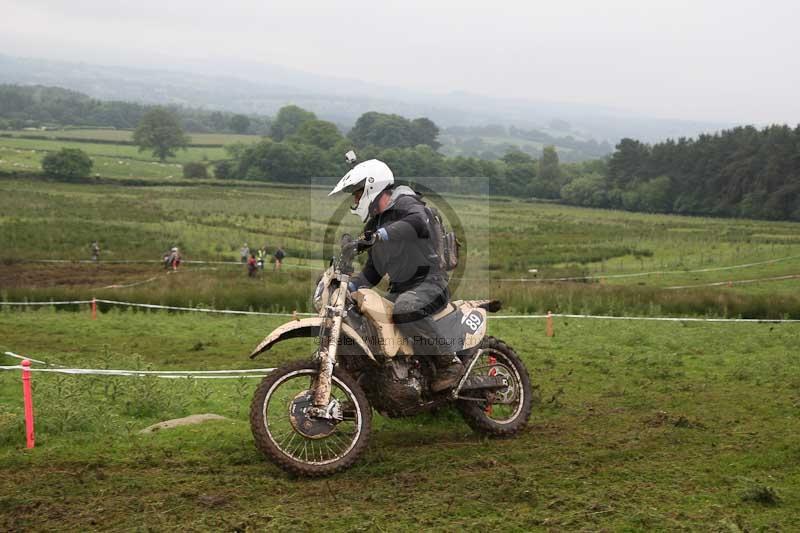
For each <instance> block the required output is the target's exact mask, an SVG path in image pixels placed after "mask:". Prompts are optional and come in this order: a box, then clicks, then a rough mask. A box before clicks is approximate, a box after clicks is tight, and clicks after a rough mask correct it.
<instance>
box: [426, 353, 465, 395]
mask: <svg viewBox="0 0 800 533" xmlns="http://www.w3.org/2000/svg"><path fill="white" fill-rule="evenodd" d="M435 361H436V379H435V380H434V381H433V383H431V390H432V391H433V392H442V391H444V390H447V389H451V388H453V387H455V386H456V385H457V384H458V380H460V379H461V376H463V375H464V370H466V368H465V367H464V365H463V364H462V363H461V361H460V360H459V359H458V357H455V356H454V355H452V354H451V355H441V356H438V357H436V359H435Z"/></svg>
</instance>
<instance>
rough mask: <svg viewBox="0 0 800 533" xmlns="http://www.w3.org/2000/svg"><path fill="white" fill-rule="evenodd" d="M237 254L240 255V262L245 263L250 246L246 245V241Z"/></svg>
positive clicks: (248, 255)
mask: <svg viewBox="0 0 800 533" xmlns="http://www.w3.org/2000/svg"><path fill="white" fill-rule="evenodd" d="M239 254H240V255H241V257H242V263H247V258H248V257H250V248H249V247H248V246H247V243H244V244H243V245H242V249H241V250H239Z"/></svg>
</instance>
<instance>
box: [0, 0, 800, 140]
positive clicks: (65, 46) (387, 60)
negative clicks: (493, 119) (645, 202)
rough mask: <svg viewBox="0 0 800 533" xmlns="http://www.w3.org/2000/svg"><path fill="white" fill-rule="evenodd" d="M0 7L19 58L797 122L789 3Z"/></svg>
mask: <svg viewBox="0 0 800 533" xmlns="http://www.w3.org/2000/svg"><path fill="white" fill-rule="evenodd" d="M0 6H2V7H4V8H5V9H4V10H3V11H4V13H6V17H4V19H3V20H2V21H0V49H2V50H3V53H5V54H9V55H14V56H20V57H36V58H45V59H53V60H62V61H63V60H67V61H77V62H84V63H87V64H91V65H95V64H99V65H119V66H123V67H137V68H142V67H147V68H155V69H170V70H177V71H180V70H190V71H192V72H197V71H198V70H199V71H202V70H203V69H213V70H214V74H216V75H220V76H231V77H244V76H242V72H243V71H253V70H258V69H259V68H260V67H259V65H270V66H277V67H283V68H287V69H291V70H294V71H299V72H305V73H309V74H312V75H317V76H324V77H328V78H331V77H336V78H339V79H342V80H359V81H361V82H363V83H365V84H369V85H371V86H373V87H374V89H375V90H377V91H380V90H381V88H386V89H400V90H404V91H408V92H410V93H424V94H428V95H438V96H447V95H450V94H453V93H466V94H469V95H479V96H483V97H487V98H492V99H504V100H519V101H526V102H548V103H565V104H579V105H590V106H595V107H597V106H599V107H606V108H609V109H614V110H616V111H619V112H628V113H631V114H636V115H640V116H645V115H646V116H650V117H654V118H666V119H681V120H698V121H715V122H723V123H737V124H738V123H755V124H761V125H763V124H769V123H789V124H796V123H798V122H800V102H798V101H797V100H796V98H795V97H794V92H795V88H796V87H797V86H799V85H800V83H798V82H800V68H797V67H798V66H800V65H798V58H797V56H796V53H795V52H796V49H797V44H798V37H797V33H796V31H795V29H794V28H795V27H796V22H798V20H800V17H798V7H796V5H795V4H793V3H790V2H768V3H767V4H766V5H764V4H762V5H751V4H749V3H748V4H736V3H730V2H718V1H707V2H702V3H699V4H698V3H691V2H657V3H649V4H648V5H640V4H638V3H635V2H631V1H614V2H604V3H602V4H597V3H591V2H580V1H571V2H562V3H560V4H559V5H558V6H552V5H548V6H532V5H529V4H528V3H521V2H499V3H494V4H493V5H492V7H491V8H487V7H485V5H483V4H482V5H481V7H477V5H476V4H471V3H469V2H457V3H456V2H439V3H436V4H435V5H428V4H423V3H421V2H404V3H403V4H387V5H382V6H381V8H380V9H374V6H373V4H371V3H368V2H365V1H361V0H358V1H350V2H344V3H337V4H336V5H329V4H327V3H322V2H306V3H303V5H269V6H268V5H261V4H255V3H250V2H233V3H228V4H226V5H225V6H224V8H220V6H219V4H217V3H211V2H186V1H183V0H180V1H175V2H170V3H168V4H162V3H156V2H151V1H144V2H119V3H114V4H113V5H112V4H109V3H106V2H99V1H95V0H90V1H87V2H81V3H80V5H76V4H72V3H63V2H57V1H49V0H32V1H26V2H18V1H10V0H0ZM275 82H276V84H280V80H275ZM376 96H379V95H376Z"/></svg>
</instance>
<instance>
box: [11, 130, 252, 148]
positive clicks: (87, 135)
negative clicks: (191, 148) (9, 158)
mask: <svg viewBox="0 0 800 533" xmlns="http://www.w3.org/2000/svg"><path fill="white" fill-rule="evenodd" d="M0 134H4V135H6V134H7V135H12V136H14V137H30V136H36V137H49V138H52V139H81V140H99V141H111V142H133V131H131V130H112V129H64V130H45V131H40V130H0ZM189 137H191V144H220V145H221V144H233V143H238V142H241V143H252V142H257V141H259V140H260V139H261V137H260V136H259V135H239V134H236V133H189Z"/></svg>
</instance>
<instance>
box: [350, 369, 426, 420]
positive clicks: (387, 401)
mask: <svg viewBox="0 0 800 533" xmlns="http://www.w3.org/2000/svg"><path fill="white" fill-rule="evenodd" d="M362 381H363V383H362V384H363V386H364V388H365V390H366V392H367V394H368V395H369V397H370V401H371V402H372V404H373V407H375V408H376V409H377V410H378V411H379V412H380V413H381V414H383V415H386V416H390V417H398V416H404V415H410V414H414V411H415V410H416V408H417V407H419V405H420V404H421V403H422V391H423V390H425V389H426V383H425V376H424V375H423V373H422V371H421V367H420V362H419V360H418V359H417V358H415V357H405V358H399V357H398V358H395V359H391V360H390V361H388V362H387V363H386V364H385V365H384V366H383V368H382V369H381V371H380V372H373V373H370V374H369V375H365V376H363V379H362Z"/></svg>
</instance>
